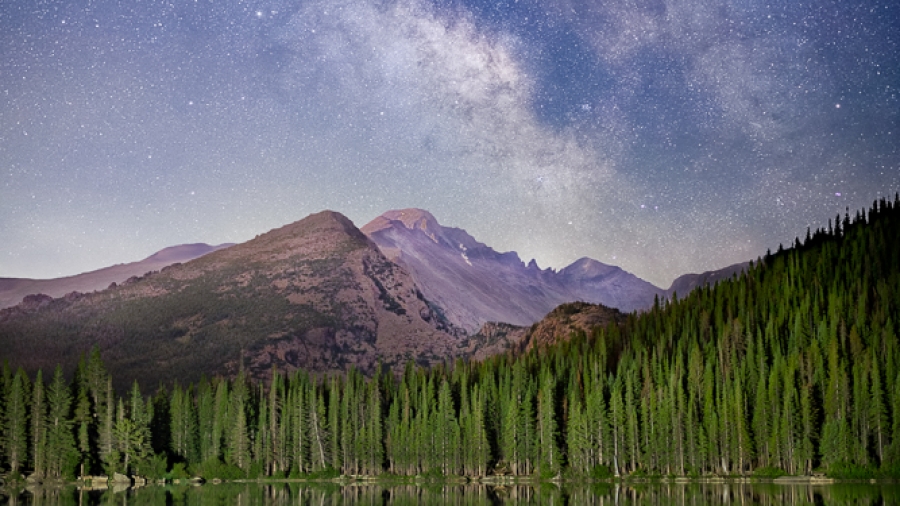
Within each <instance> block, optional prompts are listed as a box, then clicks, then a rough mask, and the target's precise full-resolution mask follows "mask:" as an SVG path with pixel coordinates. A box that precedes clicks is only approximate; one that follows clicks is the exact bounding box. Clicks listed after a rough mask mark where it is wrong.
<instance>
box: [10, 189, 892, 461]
mask: <svg viewBox="0 0 900 506" xmlns="http://www.w3.org/2000/svg"><path fill="white" fill-rule="evenodd" d="M898 316H900V200H897V199H895V201H894V202H893V203H891V202H888V201H885V200H882V201H879V202H876V203H875V205H874V206H873V208H872V209H871V210H870V211H869V212H868V213H858V214H857V215H856V217H855V219H852V220H851V218H850V216H849V215H847V216H845V217H844V218H843V219H838V220H836V222H835V224H834V225H831V224H829V227H828V229H827V230H818V231H816V232H815V233H808V234H807V237H806V239H805V240H804V241H803V242H802V243H801V241H799V240H798V241H796V242H795V244H794V246H793V247H792V248H790V249H787V250H783V249H779V251H778V252H777V253H775V254H770V255H767V256H766V257H765V258H764V259H761V261H759V262H757V263H756V264H755V265H752V266H751V267H750V269H749V272H747V273H746V274H745V275H743V276H741V277H740V278H738V277H735V278H733V279H732V280H729V281H725V282H722V283H719V284H718V285H717V286H716V287H714V288H711V287H706V288H703V289H698V290H696V291H694V292H692V293H691V294H689V295H688V296H687V297H686V298H684V299H681V300H678V299H675V300H673V301H670V302H662V303H658V304H656V305H655V306H654V307H653V308H652V309H651V310H649V311H647V312H645V313H642V314H634V315H631V316H629V318H628V319H627V321H625V322H624V323H623V324H622V325H619V326H614V325H610V326H608V327H606V328H596V329H594V330H593V332H592V333H591V334H590V335H585V334H580V335H573V336H571V338H570V339H568V340H566V341H565V342H562V343H559V344H556V345H554V346H550V347H547V348H544V349H539V350H534V351H532V352H529V353H526V354H523V355H520V356H514V355H505V356H500V357H495V358H493V359H490V360H487V361H485V362H481V363H467V362H462V361H460V362H457V363H456V364H455V365H454V366H453V367H435V368H432V369H430V370H424V369H420V368H415V367H413V366H411V365H410V366H409V367H407V370H406V371H405V373H404V374H402V375H401V376H400V377H395V376H394V375H393V374H391V373H388V372H382V371H380V370H379V371H378V372H376V373H375V374H374V375H373V376H372V377H371V378H369V379H366V378H364V377H363V376H362V375H361V374H359V373H358V372H356V371H353V370H351V371H350V372H349V373H348V374H346V376H343V377H336V376H335V377H324V378H323V377H313V376H310V375H308V374H306V373H303V372H296V373H293V374H291V375H290V376H288V377H285V376H283V375H281V374H279V373H278V372H277V371H276V370H274V369H273V371H272V374H271V380H270V381H269V382H268V383H267V384H257V383H253V382H250V381H249V380H247V379H246V378H245V376H244V375H243V374H240V375H238V377H237V378H236V379H234V380H225V379H215V380H213V381H201V382H200V383H199V384H196V385H191V386H188V387H187V388H184V387H182V386H181V385H178V384H174V386H172V387H171V389H170V390H171V391H169V390H166V389H161V390H159V391H158V392H157V393H156V394H155V395H154V396H153V397H152V398H149V399H148V398H144V397H143V396H142V395H141V393H140V390H139V389H138V387H137V385H136V384H135V385H134V387H133V389H132V391H131V393H130V394H129V395H128V396H127V399H119V398H117V396H116V395H115V394H114V392H113V389H112V382H111V379H110V377H109V375H108V374H107V373H106V372H105V370H104V368H103V364H102V363H101V362H100V358H99V354H98V353H96V352H95V353H93V354H92V355H91V356H90V357H89V358H88V359H86V360H83V361H82V363H81V365H80V366H79V368H78V371H77V373H76V375H75V379H74V381H73V384H72V386H71V389H70V390H68V391H66V389H65V388H61V384H62V383H61V382H62V379H61V376H60V373H59V372H57V374H56V375H54V379H53V382H52V383H51V384H50V385H49V386H45V385H43V381H42V379H41V376H37V377H36V379H35V380H34V382H32V381H31V380H30V378H28V376H27V375H25V374H24V373H22V372H21V371H20V372H18V373H15V374H13V373H11V372H10V371H9V370H8V369H6V370H4V372H3V374H2V380H0V381H2V385H0V386H2V389H0V390H2V392H3V395H2V403H0V406H2V418H0V419H2V421H3V427H2V434H3V438H2V447H0V448H2V460H0V463H2V465H3V466H4V467H6V468H9V469H10V470H12V471H13V472H18V471H23V470H33V471H34V472H36V473H38V474H40V475H47V476H58V475H65V474H71V473H72V472H74V470H75V468H76V466H78V465H79V464H80V465H81V466H83V471H84V472H88V471H99V470H101V469H103V470H106V472H112V471H126V470H127V471H128V472H134V473H138V474H147V475H153V474H161V473H163V472H165V470H166V469H171V470H172V471H171V472H176V471H177V472H180V473H183V472H185V471H184V470H185V469H189V470H191V471H192V472H194V473H198V474H201V475H204V476H206V477H214V476H219V477H247V476H249V477H257V476H281V477H284V476H303V475H315V476H333V475H335V474H337V473H340V474H347V475H376V474H382V473H392V474H397V475H413V474H419V475H426V476H447V475H469V476H472V475H485V474H488V473H496V474H513V475H538V476H541V477H545V478H550V477H554V476H557V475H560V474H571V475H584V476H594V477H605V476H609V475H613V476H620V475H624V474H635V473H636V474H639V475H659V474H665V475H697V474H751V473H754V472H757V473H758V474H761V475H767V476H773V475H778V474H780V472H786V473H788V474H809V473H811V472H813V470H814V469H819V468H821V469H825V470H828V471H830V472H832V473H833V474H835V475H838V476H848V477H861V476H872V475H877V474H879V473H881V474H885V475H896V474H897V469H900V377H898V375H900V349H898V348H900V346H898V342H897V330H896V328H895V326H896V325H897V320H898ZM29 407H30V409H29ZM63 414H66V415H63ZM176 464H177V465H176Z"/></svg>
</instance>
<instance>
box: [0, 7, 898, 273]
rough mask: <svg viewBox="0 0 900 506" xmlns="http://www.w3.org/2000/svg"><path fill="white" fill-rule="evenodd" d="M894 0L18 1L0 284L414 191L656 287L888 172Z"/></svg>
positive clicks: (553, 259)
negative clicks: (767, 0)
mask: <svg viewBox="0 0 900 506" xmlns="http://www.w3.org/2000/svg"><path fill="white" fill-rule="evenodd" d="M898 46H900V5H898V4H897V3H896V2H893V1H890V0H862V1H859V2H838V1H817V2H812V3H809V4H806V3H803V4H801V3H798V2H787V3H785V4H784V5H781V4H779V3H775V4H772V5H768V4H767V3H765V2H761V1H752V0H743V1H734V2H729V1H724V0H703V1H699V2H698V1H683V0H661V1H654V0H647V1H643V0H636V1H635V0H612V1H603V2H599V1H596V0H559V1H543V0H542V1H537V0H533V1H532V0H519V1H513V2H497V1H485V2H480V1H475V0H471V1H470V0H460V1H457V2H452V3H451V2H446V1H440V2H437V1H435V2H433V3H429V2H427V1H425V0H422V1H418V0H398V1H391V0H385V1H367V0H312V1H301V2H295V1H290V2H288V1H252V0H247V1H224V2H223V1H219V0H216V1H211V0H196V1H193V0H192V1H176V2H168V1H167V2H159V1H148V2H121V1H108V0H96V1H95V0H91V1H83V0H80V1H79V0H76V1H65V2H62V1H59V2H52V1H51V2H34V1H25V0H12V1H10V2H6V3H4V4H3V6H2V8H0V174H2V184H0V276H5V277H39V278H41V277H56V276H60V275H68V274H75V273H78V272H82V271H85V270H90V269H95V268H99V267H103V266H106V265H110V264H113V263H118V262H126V261H133V260H137V259H140V258H143V257H145V256H147V255H149V254H151V253H152V252H154V251H156V250H158V249H161V248H163V247H166V246H170V245H174V244H179V243H185V242H201V241H202V242H207V243H222V242H240V241H244V240H248V239H251V238H252V237H254V236H255V235H256V234H259V233H262V232H265V231H266V230H268V229H270V228H274V227H277V226H280V225H283V224H286V223H289V222H292V221H296V220H298V219H300V218H303V217H304V216H306V215H307V214H310V213H313V212H317V211H319V210H322V209H333V210H336V211H340V212H342V213H344V214H346V215H347V216H348V217H350V218H351V219H352V220H353V221H354V222H355V223H356V224H357V225H359V226H362V225H363V224H365V223H366V222H368V221H369V220H371V219H372V218H374V217H375V216H377V215H379V214H381V213H382V212H383V211H386V210H388V209H396V208H404V207H421V208H425V209H428V210H429V211H431V212H432V213H433V214H434V215H435V216H436V217H437V219H438V220H439V221H441V223H442V224H445V225H451V226H458V227H461V228H464V229H466V230H467V231H469V232H470V233H471V234H472V235H474V236H475V237H476V238H478V239H479V240H481V241H483V242H485V243H487V244H488V245H490V246H492V247H494V248H495V249H498V250H515V251H518V252H519V253H520V255H521V256H522V257H523V259H525V260H526V261H527V260H528V259H530V258H536V259H537V262H538V264H539V265H540V266H542V267H547V266H550V267H562V266H565V265H566V264H568V263H569V262H571V261H573V260H575V259H577V258H579V257H582V256H588V257H592V258H595V259H597V260H600V261H602V262H606V263H610V264H615V265H619V266H621V267H623V268H625V269H626V270H629V271H631V272H633V273H635V274H637V275H638V276H641V277H643V278H645V279H647V280H649V281H651V282H653V283H656V284H658V285H660V286H667V285H668V283H669V282H670V281H671V280H672V279H673V278H674V277H675V276H677V275H679V274H682V273H685V272H700V271H704V270H709V269H714V268H719V267H723V266H725V265H729V264H731V263H735V262H739V261H744V260H749V259H753V258H756V257H758V256H760V255H762V254H764V253H765V252H766V250H767V249H770V248H771V249H773V250H774V249H775V248H777V247H778V244H779V243H785V244H787V243H789V242H792V241H793V239H794V237H796V236H798V235H799V236H801V237H802V236H803V235H805V232H806V228H807V227H812V228H816V227H823V226H826V225H827V222H828V220H829V219H833V218H834V216H835V215H837V214H838V213H840V214H841V215H843V213H844V212H845V209H846V208H848V207H849V208H850V210H851V213H855V212H856V210H857V209H859V208H863V207H867V206H868V205H869V204H871V203H872V201H873V200H875V199H877V198H881V197H883V196H888V195H890V196H891V197H892V196H893V194H894V192H897V191H898V190H900V142H898V130H900V124H898V123H900V121H898V120H900V101H898V96H897V93H898V87H900V47H898Z"/></svg>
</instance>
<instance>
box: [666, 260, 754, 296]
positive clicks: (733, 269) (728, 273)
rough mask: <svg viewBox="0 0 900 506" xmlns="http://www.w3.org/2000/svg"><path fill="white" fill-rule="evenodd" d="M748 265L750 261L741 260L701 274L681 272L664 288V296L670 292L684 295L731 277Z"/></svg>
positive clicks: (743, 270) (744, 269)
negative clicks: (666, 288)
mask: <svg viewBox="0 0 900 506" xmlns="http://www.w3.org/2000/svg"><path fill="white" fill-rule="evenodd" d="M749 267H750V262H741V263H738V264H734V265H729V266H728V267H723V268H721V269H718V270H715V271H706V272H704V273H701V274H683V275H681V276H678V277H677V278H675V281H672V285H671V286H670V287H669V289H668V290H666V297H671V296H672V294H676V295H678V297H684V296H686V295H687V294H689V293H691V292H692V291H693V290H694V289H695V288H697V287H700V286H706V285H708V284H709V285H715V284H716V283H718V282H719V281H724V280H726V279H731V277H732V276H734V275H735V274H740V273H742V272H745V271H746V270H747V269H748V268H749Z"/></svg>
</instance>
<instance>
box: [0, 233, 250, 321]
mask: <svg viewBox="0 0 900 506" xmlns="http://www.w3.org/2000/svg"><path fill="white" fill-rule="evenodd" d="M229 246H233V244H232V243H227V244H219V245H217V246H210V245H209V244H203V243H196V244H182V245H179V246H172V247H169V248H165V249H163V250H160V251H158V252H156V253H154V254H152V255H150V256H149V257H147V258H145V259H143V260H140V261H138V262H129V263H127V264H118V265H113V266H111V267H105V268H103V269H98V270H96V271H90V272H85V273H82V274H76V275H74V276H66V277H64V278H55V279H29V278H0V309H3V308H6V307H12V306H15V305H16V304H18V303H19V302H21V301H22V298H23V297H25V296H26V295H31V294H38V293H42V294H45V295H49V296H51V297H62V296H63V295H65V294H67V293H71V292H83V293H84V292H93V291H94V290H103V289H105V288H107V287H108V286H109V285H110V284H111V283H121V282H123V281H125V280H126V279H128V278H130V277H132V276H142V275H144V274H146V273H148V272H150V271H158V270H160V269H162V268H163V267H166V266H169V265H172V264H174V263H178V262H187V261H190V260H193V259H195V258H199V257H201V256H203V255H206V254H207V253H211V252H213V251H217V250H220V249H222V248H227V247H229Z"/></svg>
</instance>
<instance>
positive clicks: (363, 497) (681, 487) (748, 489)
mask: <svg viewBox="0 0 900 506" xmlns="http://www.w3.org/2000/svg"><path fill="white" fill-rule="evenodd" d="M12 495H13V497H9V496H0V503H3V504H9V505H16V506H20V505H22V506H24V505H29V506H67V505H72V506H90V505H131V506H139V505H157V504H159V505H184V506H192V505H196V506H206V505H209V506H213V505H215V506H225V505H232V504H235V505H241V506H255V505H259V506H280V505H310V506H312V505H318V506H326V505H346V506H357V505H359V506H375V505H397V506H403V505H414V504H421V505H435V506H438V505H441V506H443V505H447V506H477V505H485V506H488V505H490V506H494V505H501V504H505V505H538V504H540V505H550V506H553V505H653V506H655V505H691V506H694V505H698V506H699V505H726V504H727V505H749V504H760V505H773V506H774V505H807V504H809V505H890V504H900V485H898V484H894V483H889V484H869V483H839V484H827V485H809V484H775V483H740V482H726V483H659V482H654V483H628V484H616V483H595V484H571V483H565V484H561V485H556V484H553V483H542V484H540V485H534V486H530V485H510V486H488V485H471V484H469V485H446V484H419V485H388V484H379V485H368V484H365V485H359V484H356V485H345V486H341V485H337V484H331V483H325V484H318V483H317V484H308V483H302V484H301V483H266V484H260V483H226V484H207V485H202V486H165V487H163V486H149V487H144V488H138V489H121V490H116V491H114V490H106V491H90V492H88V491H79V490H77V489H76V488H75V487H66V488H56V489H52V488H35V489H30V490H25V491H22V492H21V493H20V494H18V495H15V494H12Z"/></svg>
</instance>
